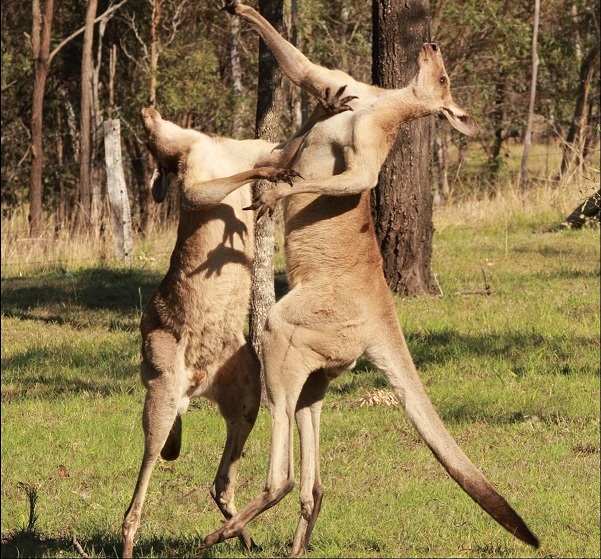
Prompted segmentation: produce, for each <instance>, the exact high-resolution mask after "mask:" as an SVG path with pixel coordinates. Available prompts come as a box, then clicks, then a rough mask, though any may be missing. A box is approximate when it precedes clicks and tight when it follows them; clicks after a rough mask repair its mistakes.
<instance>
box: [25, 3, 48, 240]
mask: <svg viewBox="0 0 601 559" xmlns="http://www.w3.org/2000/svg"><path fill="white" fill-rule="evenodd" d="M32 15H33V24H32V33H31V47H32V58H33V70H34V74H33V102H32V107H31V170H30V187H29V232H30V235H31V236H32V237H37V236H38V235H39V234H40V232H41V229H42V169H43V166H44V147H43V145H42V131H43V117H44V91H45V89H46V78H47V77H48V69H49V67H50V37H51V33H52V18H53V16H54V0H46V4H45V11H44V17H43V19H42V12H41V9H40V2H39V0H33V3H32Z"/></svg>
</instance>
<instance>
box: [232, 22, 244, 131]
mask: <svg viewBox="0 0 601 559" xmlns="http://www.w3.org/2000/svg"><path fill="white" fill-rule="evenodd" d="M230 67H231V69H232V90H233V93H234V103H235V110H234V118H233V119H232V136H233V137H234V138H240V137H242V135H243V132H244V118H243V115H244V99H245V98H244V95H243V94H242V67H241V65H240V18H239V17H232V18H230Z"/></svg>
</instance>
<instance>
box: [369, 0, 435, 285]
mask: <svg viewBox="0 0 601 559" xmlns="http://www.w3.org/2000/svg"><path fill="white" fill-rule="evenodd" d="M429 11H430V7H429V1H428V0H406V1H400V0H374V1H373V66H372V76H373V82H374V83H375V84H376V85H379V86H380V87H385V88H400V87H404V86H406V85H407V84H408V83H409V82H410V81H411V79H412V78H413V77H414V76H415V74H416V72H417V58H418V53H419V50H420V48H421V46H422V44H423V43H424V42H426V41H428V40H429V25H430V20H429V17H430V16H429ZM430 130H431V122H430V119H427V118H423V119H419V120H417V121H413V122H411V123H409V124H407V125H404V126H403V127H401V129H400V131H399V134H398V136H397V140H396V142H395V145H394V147H393V148H392V151H391V153H390V155H389V156H388V159H387V160H386V162H385V163H384V165H383V167H382V170H381V172H380V178H379V182H378V186H377V188H376V189H375V190H374V194H373V197H372V202H373V203H372V209H373V214H374V221H375V224H376V234H377V236H378V241H379V242H380V249H381V252H382V257H383V259H384V274H385V276H386V280H387V281H388V285H389V286H390V288H391V289H393V290H394V291H396V292H398V293H399V294H402V295H416V294H420V293H430V292H433V291H434V286H433V283H432V279H431V271H430V262H431V258H432V236H433V231H434V226H433V224H432V191H431V176H430V167H431V142H430V136H431V133H430Z"/></svg>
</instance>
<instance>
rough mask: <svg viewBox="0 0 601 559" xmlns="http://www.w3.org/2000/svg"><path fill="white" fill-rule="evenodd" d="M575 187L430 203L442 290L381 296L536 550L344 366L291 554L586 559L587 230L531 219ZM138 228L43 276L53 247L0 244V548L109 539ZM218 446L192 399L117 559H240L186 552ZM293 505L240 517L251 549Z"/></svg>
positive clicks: (143, 272) (250, 480)
mask: <svg viewBox="0 0 601 559" xmlns="http://www.w3.org/2000/svg"><path fill="white" fill-rule="evenodd" d="M580 199H581V193H580V192H575V191H574V192H572V191H568V190H565V189H564V190H557V191H552V192H545V191H540V192H536V191H532V192H530V193H528V195H527V197H526V199H525V200H524V199H520V197H519V195H518V193H517V192H515V191H511V190H507V191H506V192H505V193H504V194H503V195H499V197H497V198H496V199H493V200H491V199H488V198H485V199H480V200H476V199H468V200H465V201H463V202H462V204H461V205H459V204H456V205H451V206H445V207H440V208H438V209H437V210H436V213H435V225H436V233H435V236H434V258H433V262H432V271H433V272H434V273H435V274H436V275H437V278H438V282H439V285H440V288H441V292H442V296H440V297H412V298H396V299H395V301H396V304H397V311H398V315H399V319H400V321H401V324H402V325H403V328H404V330H405V334H406V336H407V340H408V344H409V347H410V349H411V352H412V355H413V357H414V360H415V362H416V364H417V366H418V369H419V371H420V374H421V376H422V379H423V381H424V384H425V386H426V389H427V391H428V393H429V395H430V397H431V399H432V401H433V403H434V405H435V407H436V408H437V410H438V411H439V413H440V415H441V417H442V419H443V421H444V423H445V424H446V425H447V427H448V429H449V431H450V432H451V434H452V435H453V436H454V437H455V438H456V440H457V441H458V442H459V444H460V445H461V447H462V448H463V449H464V450H465V452H466V453H467V454H468V456H470V457H471V458H472V459H473V461H474V462H475V463H476V464H477V465H478V466H479V467H481V468H482V470H483V471H484V472H485V474H486V475H487V476H488V477H489V478H490V480H491V481H492V482H493V484H494V485H495V486H496V487H498V488H499V489H500V490H501V492H502V493H503V494H504V496H505V497H506V498H507V499H508V500H509V501H510V503H511V504H512V505H514V506H515V508H516V509H517V510H518V511H519V512H520V514H521V515H522V516H523V517H524V518H525V520H526V521H527V523H528V524H529V525H530V527H531V528H532V529H533V531H534V532H535V533H536V534H537V535H538V536H539V537H540V539H541V542H542V547H541V549H540V550H538V551H535V550H531V549H529V548H528V547H526V546H525V545H522V544H521V543H519V542H517V541H515V540H514V539H513V538H511V536H509V535H508V534H507V533H506V532H505V531H504V530H503V529H502V528H500V527H499V526H498V525H497V524H496V523H495V522H494V521H492V520H491V519H490V518H489V517H488V516H487V515H486V514H485V513H483V512H482V511H481V510H480V509H479V508H478V507H477V506H476V505H475V504H474V503H473V502H472V501H471V500H470V499H469V498H468V497H467V496H465V494H463V492H462V491H461V490H460V489H459V488H458V487H457V485H456V484H455V483H453V482H452V481H451V480H450V479H449V477H448V476H447V474H446V473H445V471H444V470H443V468H442V467H441V466H440V465H439V464H438V463H437V462H436V460H435V459H434V458H433V457H432V455H431V453H430V452H429V450H428V449H427V448H426V447H425V445H424V443H423V442H422V441H421V439H420V438H419V437H418V435H417V434H416V432H415V430H414V428H413V427H412V425H411V424H410V423H409V422H408V420H407V418H406V416H405V414H404V413H403V412H402V410H401V409H400V407H399V406H398V405H396V404H395V405H387V404H389V403H390V400H389V399H387V398H385V397H384V396H383V395H385V394H386V393H387V392H388V387H387V384H386V382H385V380H384V378H383V376H382V375H381V374H380V373H378V372H377V371H375V370H373V368H372V367H371V365H370V364H369V363H368V362H367V361H364V360H361V361H360V362H359V364H358V366H357V368H356V369H355V371H353V372H350V373H347V374H345V375H343V376H342V377H340V378H339V379H337V380H336V381H335V382H334V383H333V384H332V386H331V388H330V390H329V392H328V394H327V396H326V402H325V406H324V411H323V417H322V449H321V457H322V476H323V482H324V485H325V487H326V494H325V497H324V505H323V509H322V513H321V516H320V518H319V521H318V523H317V526H316V528H315V531H314V535H313V539H312V547H311V550H310V553H309V556H310V557H483V556H486V557H540V558H543V557H595V556H598V553H599V544H600V534H599V513H600V511H599V482H600V479H599V336H600V333H599V320H600V318H599V303H600V301H599V265H600V255H599V230H598V229H591V228H589V229H583V230H580V231H569V230H563V231H550V230H549V229H550V228H552V226H553V225H555V224H557V223H559V222H561V220H562V219H563V218H564V217H565V215H566V214H567V213H569V212H570V211H571V210H572V209H573V207H574V206H575V204H577V203H578V201H579V200H580ZM3 228H4V223H3ZM3 232H4V229H3ZM159 233H160V234H158V235H157V236H156V237H154V238H153V239H151V240H149V241H146V242H145V244H144V246H142V247H141V248H140V246H138V247H137V248H136V250H137V252H136V254H137V255H142V254H143V255H144V256H143V257H141V258H137V259H136V261H135V263H134V265H133V266H132V267H131V268H126V269H124V268H122V267H120V266H118V265H117V264H115V263H113V262H108V261H107V262H106V263H105V264H104V265H103V264H102V263H101V261H100V260H99V259H97V255H96V253H95V252H94V250H93V247H92V246H90V245H87V248H85V249H84V248H81V252H79V253H78V254H79V256H80V257H83V255H87V256H89V257H90V258H91V261H90V262H88V261H79V262H78V261H77V256H76V255H74V256H73V260H72V261H67V260H63V261H62V264H61V266H60V267H57V266H55V265H54V264H53V263H52V262H50V260H52V259H54V258H55V257H56V254H57V253H54V252H52V251H49V252H44V251H43V250H41V249H40V251H39V252H38V256H36V257H35V258H44V255H46V256H47V257H48V261H45V262H44V263H43V265H42V266H41V267H40V266H37V265H35V266H34V265H33V259H34V257H33V256H31V259H32V261H31V262H30V263H29V264H28V265H27V266H26V265H25V260H24V262H17V261H15V259H14V256H15V255H17V254H18V253H19V251H18V250H17V248H18V247H19V246H20V245H19V244H18V243H17V244H16V245H15V246H17V248H15V249H14V250H15V252H14V253H12V254H13V257H11V259H8V260H7V261H6V262H5V252H4V250H5V247H4V236H3V248H2V250H3V256H2V257H3V262H2V264H3V266H2V377H1V380H2V494H1V497H2V519H1V522H2V557H71V556H77V555H79V553H78V551H77V550H76V549H75V548H74V547H73V543H72V539H73V536H74V535H75V536H76V538H77V541H78V542H79V543H80V544H81V545H82V547H83V549H84V550H85V552H86V553H87V554H88V555H90V556H91V557H116V556H118V555H119V554H120V552H121V542H120V526H121V521H122V518H123V514H124V512H125V509H126V508H127V505H128V503H129V500H130V498H131V494H132V492H133V488H134V483H135V479H136V475H137V472H138V468H139V465H140V460H141V454H142V444H143V436H142V429H141V425H140V414H141V409H142V404H143V398H144V390H143V388H142V386H141V383H140V381H139V373H138V364H139V359H140V357H139V355H140V342H141V340H140V334H139V332H138V322H139V318H140V313H141V309H142V307H143V305H144V304H145V303H146V301H147V300H148V297H149V296H150V295H151V293H152V292H153V290H154V289H155V288H156V286H157V285H158V283H159V281H160V279H161V277H162V275H163V273H164V270H165V269H166V266H167V265H168V257H169V254H170V251H171V249H172V245H173V242H174V236H173V234H174V233H173V231H171V230H169V229H167V230H166V231H163V232H159ZM67 245H68V242H66V241H65V244H64V247H63V249H61V250H65V251H66V250H67ZM84 245H85V243H82V247H83V246H84ZM58 250H59V249H58V248H57V251H58ZM59 252H60V251H59ZM6 254H7V255H8V254H9V253H8V252H7V253H6ZM65 254H66V253H65ZM164 254H165V255H164ZM7 258H8V257H7ZM19 258H25V259H26V255H20V256H19ZM65 258H66V257H65ZM17 260H18V259H17ZM278 262H280V263H279V264H278V269H279V270H280V271H281V267H282V265H283V264H282V260H281V259H280V260H278ZM5 264H6V266H5ZM482 270H484V271H485V276H486V281H487V282H488V284H489V287H490V295H485V294H483V287H484V281H485V278H484V274H483V272H482ZM369 403H374V404H376V405H373V406H372V405H367V404H369ZM269 428H270V421H269V416H268V413H267V411H266V410H262V411H261V413H260V414H259V418H258V420H257V425H256V427H255V429H254V431H253V432H252V434H251V436H250V438H249V441H248V444H247V446H246V449H245V456H244V459H243V460H242V462H241V466H240V477H239V486H238V489H237V503H238V505H239V506H240V505H242V504H244V503H246V502H248V501H249V500H250V499H251V498H253V497H255V496H256V495H257V494H258V493H259V492H260V491H261V490H262V488H263V485H264V482H265V476H266V468H267V454H268V448H269ZM224 437H225V428H224V425H223V421H222V420H221V418H220V416H219V413H218V411H217V409H216V408H215V407H214V406H212V405H208V404H207V403H206V402H204V401H194V402H193V404H192V406H191V409H190V411H189V412H188V414H186V416H185V417H184V441H183V449H182V455H181V457H180V458H179V459H178V460H177V461H175V462H163V461H160V462H159V464H158V466H157V468H156V470H155V473H154V475H153V478H152V481H151V486H150V490H149V492H148V498H147V502H146V504H145V508H144V514H143V519H142V526H141V528H140V530H139V532H138V536H137V538H136V544H135V553H136V554H137V556H146V557H155V558H165V557H176V556H177V557H199V556H201V557H237V556H240V548H239V546H238V543H237V541H235V540H234V541H231V542H226V543H224V544H220V545H219V546H216V547H214V548H211V549H210V550H208V551H203V552H199V551H198V550H199V546H200V543H201V542H202V539H203V537H204V536H205V535H207V534H208V533H209V532H211V531H212V530H214V529H215V528H216V527H218V526H219V525H220V523H221V522H222V518H221V515H220V514H219V512H218V510H217V507H216V506H215V505H214V504H213V502H212V499H211V498H210V496H209V493H208V490H209V487H210V485H211V483H212V479H213V476H214V473H215V470H216V468H217V464H218V461H219V458H220V454H221V449H222V445H223V441H224ZM297 456H298V453H297ZM28 491H29V493H28ZM32 492H33V493H34V494H35V496H36V499H37V500H36V502H35V514H36V516H35V519H34V520H35V522H34V523H33V526H31V525H30V496H31V494H32ZM298 513H299V506H298V489H296V490H295V491H293V492H292V493H291V495H289V496H288V497H286V498H285V499H284V500H283V501H282V502H281V503H280V504H279V505H278V506H277V507H275V508H274V509H272V510H270V511H267V512H266V513H264V514H263V515H262V516H260V517H259V518H257V519H256V520H255V521H253V522H252V523H251V524H250V525H249V529H250V531H251V533H252V535H253V537H254V538H255V540H256V541H257V542H258V543H259V544H260V545H261V546H262V548H263V549H262V551H261V552H255V553H252V554H250V556H251V557H274V556H282V555H286V554H287V553H288V552H289V545H290V542H291V540H292V535H293V532H294V528H295V526H296V522H297V519H298Z"/></svg>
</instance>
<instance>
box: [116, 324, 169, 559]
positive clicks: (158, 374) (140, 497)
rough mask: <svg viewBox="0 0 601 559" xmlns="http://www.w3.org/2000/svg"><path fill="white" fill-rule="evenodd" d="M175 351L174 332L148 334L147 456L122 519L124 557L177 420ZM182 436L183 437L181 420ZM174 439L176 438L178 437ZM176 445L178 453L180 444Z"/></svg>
mask: <svg viewBox="0 0 601 559" xmlns="http://www.w3.org/2000/svg"><path fill="white" fill-rule="evenodd" d="M176 355H177V343H176V341H175V338H174V337H173V336H172V335H171V334H169V333H167V332H163V331H161V330H156V331H154V332H151V333H150V334H149V335H148V336H147V337H146V339H145V342H144V349H143V359H142V366H141V376H142V382H143V383H144V385H145V386H146V399H145V402H144V410H143V412H142V428H143V430H144V456H143V458H142V465H141V467H140V473H139V474H138V480H137V482H136V488H135V490H134V494H133V497H132V500H131V503H130V505H129V508H128V509H127V512H126V513H125V517H124V519H123V526H122V537H123V557H132V555H133V542H134V537H135V534H136V532H137V530H138V528H139V527H140V518H141V514H142V506H143V505H144V500H145V499H146V492H147V490H148V484H149V482H150V477H151V475H152V472H153V470H154V467H155V464H156V462H157V459H158V457H159V454H160V453H161V450H162V449H163V448H164V447H165V445H166V443H167V441H168V439H169V438H170V436H171V435H170V433H171V432H172V430H173V426H174V424H176V423H177V420H178V416H177V410H178V405H179V398H180V383H179V379H178V377H177V372H176ZM179 438H180V439H181V423H180V437H179ZM172 439H173V440H175V437H172ZM177 448H178V453H179V444H178V447H177ZM171 455H174V454H171Z"/></svg>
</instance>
